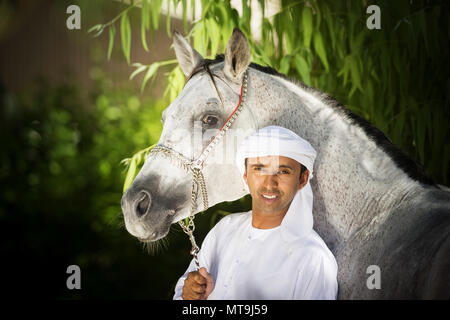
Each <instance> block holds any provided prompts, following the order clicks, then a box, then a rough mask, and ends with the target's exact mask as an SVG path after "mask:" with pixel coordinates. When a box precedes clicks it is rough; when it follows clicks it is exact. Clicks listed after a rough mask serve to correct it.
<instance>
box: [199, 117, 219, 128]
mask: <svg viewBox="0 0 450 320" xmlns="http://www.w3.org/2000/svg"><path fill="white" fill-rule="evenodd" d="M217 121H219V119H218V118H217V117H215V116H211V115H207V116H204V117H203V119H202V122H203V124H206V125H208V126H214V125H216V124H217Z"/></svg>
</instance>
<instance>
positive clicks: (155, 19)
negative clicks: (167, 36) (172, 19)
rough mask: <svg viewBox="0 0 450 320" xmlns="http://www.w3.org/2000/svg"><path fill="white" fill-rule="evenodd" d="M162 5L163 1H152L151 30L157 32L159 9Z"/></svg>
mask: <svg viewBox="0 0 450 320" xmlns="http://www.w3.org/2000/svg"><path fill="white" fill-rule="evenodd" d="M162 4H163V0H152V10H151V13H152V23H153V30H158V26H159V15H160V12H161V7H162Z"/></svg>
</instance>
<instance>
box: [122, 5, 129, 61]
mask: <svg viewBox="0 0 450 320" xmlns="http://www.w3.org/2000/svg"><path fill="white" fill-rule="evenodd" d="M120 36H121V40H122V52H123V54H124V56H125V58H126V59H127V63H128V64H130V51H131V26H130V20H129V18H128V13H127V12H125V13H124V14H123V15H122V18H121V19H120Z"/></svg>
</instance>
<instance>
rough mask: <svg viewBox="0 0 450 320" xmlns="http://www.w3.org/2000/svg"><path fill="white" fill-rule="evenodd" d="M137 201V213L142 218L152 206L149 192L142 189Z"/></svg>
mask: <svg viewBox="0 0 450 320" xmlns="http://www.w3.org/2000/svg"><path fill="white" fill-rule="evenodd" d="M136 203H137V205H136V215H137V216H138V218H140V217H142V216H144V215H145V214H146V213H147V212H148V211H149V208H150V195H149V194H148V192H146V191H141V192H140V194H139V197H138V198H137V201H136Z"/></svg>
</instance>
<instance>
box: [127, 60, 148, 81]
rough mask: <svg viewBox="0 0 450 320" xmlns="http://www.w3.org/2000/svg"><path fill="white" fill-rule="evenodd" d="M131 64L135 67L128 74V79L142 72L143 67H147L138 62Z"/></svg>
mask: <svg viewBox="0 0 450 320" xmlns="http://www.w3.org/2000/svg"><path fill="white" fill-rule="evenodd" d="M133 66H135V67H137V68H136V70H134V72H133V73H132V74H131V75H130V78H129V80H132V79H133V78H134V77H135V76H136V75H137V74H139V73H141V72H143V71H144V70H145V69H147V68H148V66H147V65H142V64H140V63H133Z"/></svg>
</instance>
